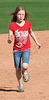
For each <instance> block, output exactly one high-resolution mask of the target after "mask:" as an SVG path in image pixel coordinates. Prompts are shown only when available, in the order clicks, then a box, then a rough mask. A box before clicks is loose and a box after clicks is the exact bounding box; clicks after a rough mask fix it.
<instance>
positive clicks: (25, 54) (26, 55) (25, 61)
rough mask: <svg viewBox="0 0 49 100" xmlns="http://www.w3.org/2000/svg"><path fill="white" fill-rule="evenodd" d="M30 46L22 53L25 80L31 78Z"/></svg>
mask: <svg viewBox="0 0 49 100" xmlns="http://www.w3.org/2000/svg"><path fill="white" fill-rule="evenodd" d="M28 51H30V48H29V49H27V50H26V51H24V52H23V54H22V63H23V64H22V70H23V79H24V81H25V82H27V81H28V80H29V75H28V72H27V69H28V66H29V59H30V52H28Z"/></svg>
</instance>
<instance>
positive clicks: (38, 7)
mask: <svg viewBox="0 0 49 100" xmlns="http://www.w3.org/2000/svg"><path fill="white" fill-rule="evenodd" d="M18 5H23V6H24V7H25V8H26V11H27V12H28V13H29V14H30V15H31V18H29V19H28V20H29V21H30V22H31V24H32V29H33V31H38V30H49V0H21V1H20V0H2V1H0V33H8V26H9V25H10V24H11V22H10V19H11V18H12V16H8V12H13V11H15V8H16V7H17V6H18Z"/></svg>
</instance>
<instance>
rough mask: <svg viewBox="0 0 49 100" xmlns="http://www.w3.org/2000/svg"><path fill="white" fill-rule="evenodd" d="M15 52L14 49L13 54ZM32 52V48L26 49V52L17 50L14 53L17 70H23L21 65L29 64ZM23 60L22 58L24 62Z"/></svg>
mask: <svg viewBox="0 0 49 100" xmlns="http://www.w3.org/2000/svg"><path fill="white" fill-rule="evenodd" d="M14 51H15V49H13V52H14ZM30 52H31V49H30V48H29V49H26V50H17V51H16V52H14V54H13V55H14V65H15V68H21V63H22V64H23V63H27V64H29V59H30ZM21 58H22V60H21ZM21 61H22V62H21Z"/></svg>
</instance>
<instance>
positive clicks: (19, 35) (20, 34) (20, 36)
mask: <svg viewBox="0 0 49 100" xmlns="http://www.w3.org/2000/svg"><path fill="white" fill-rule="evenodd" d="M29 29H31V23H30V22H29V21H25V24H24V25H23V26H19V25H18V24H17V23H16V22H13V23H12V24H10V26H9V30H11V31H12V32H13V34H14V46H13V48H14V49H16V50H25V49H28V48H30V47H31V43H30V38H29Z"/></svg>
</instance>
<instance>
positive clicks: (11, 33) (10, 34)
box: [8, 30, 13, 43]
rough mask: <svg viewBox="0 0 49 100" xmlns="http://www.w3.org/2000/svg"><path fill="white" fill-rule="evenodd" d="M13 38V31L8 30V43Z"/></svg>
mask: <svg viewBox="0 0 49 100" xmlns="http://www.w3.org/2000/svg"><path fill="white" fill-rule="evenodd" d="M12 40H13V32H12V31H11V30H9V34H8V43H11V42H12Z"/></svg>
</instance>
